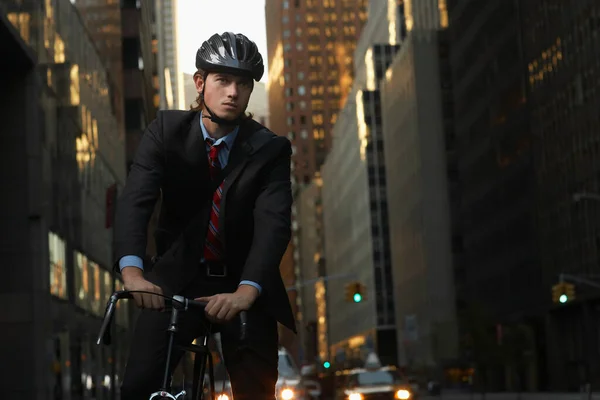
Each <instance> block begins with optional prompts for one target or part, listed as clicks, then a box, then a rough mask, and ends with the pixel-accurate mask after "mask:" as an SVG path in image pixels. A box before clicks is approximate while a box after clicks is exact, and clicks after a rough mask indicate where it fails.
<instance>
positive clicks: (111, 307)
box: [96, 290, 247, 400]
mask: <svg viewBox="0 0 600 400" xmlns="http://www.w3.org/2000/svg"><path fill="white" fill-rule="evenodd" d="M133 293H146V294H152V295H157V296H161V297H163V298H164V299H165V308H170V309H171V319H170V321H169V326H168V328H167V331H168V332H169V336H168V344H167V358H166V363H165V372H164V375H163V381H162V386H161V388H160V389H159V390H157V391H156V392H154V393H152V394H151V395H150V398H149V400H159V399H170V400H183V399H184V398H185V396H186V394H187V392H186V391H185V387H184V389H183V390H182V391H181V392H179V393H177V394H172V393H170V392H169V391H168V385H169V381H170V379H169V378H170V374H169V364H170V361H171V356H172V352H173V349H174V348H178V349H181V350H184V351H189V352H192V353H194V354H196V357H195V361H194V372H193V384H192V395H193V396H194V398H193V399H195V400H202V397H203V395H204V376H205V374H206V366H207V364H208V378H209V383H210V389H211V399H212V400H215V381H214V379H215V377H214V369H213V362H212V357H211V353H210V350H209V349H208V338H209V336H210V328H209V329H208V330H207V332H206V334H205V335H202V344H201V345H197V344H189V345H176V344H175V334H176V333H177V329H178V316H179V313H180V312H182V311H184V312H185V311H188V309H191V308H195V309H198V310H204V307H206V305H207V302H203V301H198V300H193V299H187V298H185V297H183V296H179V295H174V296H165V295H163V294H158V293H153V292H146V291H143V290H120V291H117V292H114V293H113V294H112V295H111V296H110V299H109V300H108V303H107V305H106V310H105V312H104V320H103V322H102V326H101V327H100V333H99V334H98V339H97V341H96V344H97V345H100V344H101V343H103V344H105V345H110V343H111V335H110V329H109V328H110V324H111V322H112V318H113V314H114V311H115V309H116V304H117V301H119V300H121V299H132V298H133ZM239 317H240V341H242V342H243V341H244V340H245V338H246V327H247V313H246V311H242V312H240V314H239Z"/></svg>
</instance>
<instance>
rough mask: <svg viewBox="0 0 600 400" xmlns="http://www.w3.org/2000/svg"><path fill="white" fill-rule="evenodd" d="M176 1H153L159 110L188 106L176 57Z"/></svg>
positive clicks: (185, 107)
mask: <svg viewBox="0 0 600 400" xmlns="http://www.w3.org/2000/svg"><path fill="white" fill-rule="evenodd" d="M177 1H178V0H160V1H156V3H155V6H156V33H157V40H158V79H159V82H160V83H159V87H160V102H159V108H160V109H161V110H164V109H182V110H185V109H188V108H189V107H188V106H189V105H187V104H185V93H184V82H183V80H182V78H183V75H182V74H181V73H180V69H179V61H178V57H177V51H178V50H177V46H178V40H177Z"/></svg>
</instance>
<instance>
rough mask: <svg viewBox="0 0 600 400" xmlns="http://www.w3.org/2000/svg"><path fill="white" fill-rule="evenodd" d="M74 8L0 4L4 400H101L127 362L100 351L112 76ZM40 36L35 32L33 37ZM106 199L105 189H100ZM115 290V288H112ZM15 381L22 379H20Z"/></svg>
mask: <svg viewBox="0 0 600 400" xmlns="http://www.w3.org/2000/svg"><path fill="white" fill-rule="evenodd" d="M83 21H84V19H83V18H82V17H81V15H80V14H79V13H78V11H77V9H76V8H75V6H74V5H73V4H71V2H67V1H60V2H58V1H55V2H54V1H47V2H41V1H36V2H21V1H3V2H2V3H1V4H0V47H2V51H3V52H6V54H11V56H10V57H4V58H3V60H2V61H1V62H0V68H1V70H2V74H0V81H1V82H0V85H1V87H2V93H1V94H0V104H1V107H0V113H1V114H2V117H3V118H2V119H3V120H4V121H5V124H4V126H3V130H2V135H0V144H1V146H0V152H1V153H2V154H1V157H0V160H1V161H0V163H1V165H0V180H1V182H2V184H3V185H4V187H8V188H10V190H8V191H6V192H5V193H4V195H3V196H2V200H1V201H2V204H1V207H0V210H1V211H0V213H1V217H0V230H1V232H2V234H1V237H2V243H1V245H0V254H1V256H2V259H3V261H4V263H5V265H7V266H10V267H7V268H5V269H4V271H3V279H2V282H3V284H2V288H1V289H0V292H1V293H2V298H3V299H4V302H5V303H6V304H10V306H6V307H2V311H1V313H2V318H1V319H0V320H1V321H2V322H1V323H0V328H1V329H0V332H1V333H0V335H1V336H2V340H0V357H2V359H3V360H13V361H11V365H10V367H9V368H3V369H2V374H1V377H0V386H1V387H2V389H3V392H4V393H5V394H6V395H7V396H9V397H21V398H28V399H42V398H51V399H75V398H77V399H83V398H92V397H95V398H102V399H107V398H109V395H110V388H116V387H117V384H118V382H115V381H114V380H112V379H111V377H112V376H113V373H117V374H118V375H121V374H122V372H123V366H124V357H125V355H126V350H127V349H126V347H125V341H124V339H125V337H124V333H125V330H126V328H127V326H128V323H129V321H128V314H127V312H126V308H124V307H125V305H124V304H120V305H119V310H118V311H117V317H116V323H117V325H118V327H119V329H118V331H117V335H116V337H115V344H114V347H106V346H97V345H96V344H95V338H96V335H97V333H98V330H99V322H100V317H101V316H102V315H103V313H104V305H105V304H106V302H107V300H108V296H110V294H111V293H112V291H113V282H114V281H113V274H111V272H110V271H111V266H112V264H113V257H112V246H111V242H112V240H111V238H112V231H111V229H110V228H109V226H110V224H107V223H108V222H110V219H109V218H107V210H106V198H107V189H108V188H110V187H113V185H116V186H117V187H120V186H122V185H123V183H124V180H125V175H126V171H125V141H124V138H123V137H122V136H120V135H119V129H118V126H119V125H118V118H117V115H116V112H115V109H114V108H113V105H112V104H111V102H112V100H113V98H114V97H112V95H111V92H110V87H111V86H110V84H109V74H108V73H107V70H106V68H105V65H107V63H105V61H104V60H103V59H102V58H101V56H100V54H99V53H98V51H97V48H96V46H95V45H94V43H93V42H92V40H91V35H90V33H89V31H88V30H87V29H86V26H85V24H84V23H83ZM41 27H44V29H41ZM108 194H110V191H108ZM114 284H115V287H116V288H117V289H119V288H121V287H122V284H121V283H120V282H119V281H117V282H115V283H114ZM24 371H26V372H25V373H24Z"/></svg>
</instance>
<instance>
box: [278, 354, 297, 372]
mask: <svg viewBox="0 0 600 400" xmlns="http://www.w3.org/2000/svg"><path fill="white" fill-rule="evenodd" d="M277 370H278V371H279V375H280V376H282V377H284V378H297V377H298V376H300V373H299V372H298V369H297V368H296V365H295V364H294V361H293V360H292V358H291V357H290V356H289V355H288V354H285V353H281V354H279V365H278V366H277Z"/></svg>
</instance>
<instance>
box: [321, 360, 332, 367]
mask: <svg viewBox="0 0 600 400" xmlns="http://www.w3.org/2000/svg"><path fill="white" fill-rule="evenodd" d="M323 367H325V368H329V367H331V364H330V363H329V361H325V362H324V363H323Z"/></svg>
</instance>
